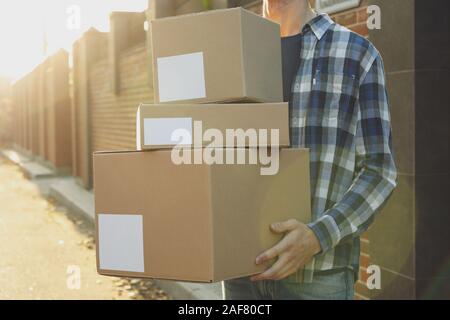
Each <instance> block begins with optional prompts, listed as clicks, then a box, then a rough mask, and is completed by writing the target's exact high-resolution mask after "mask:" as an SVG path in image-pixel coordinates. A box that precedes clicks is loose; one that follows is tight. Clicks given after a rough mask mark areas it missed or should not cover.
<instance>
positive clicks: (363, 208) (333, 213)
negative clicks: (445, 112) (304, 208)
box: [290, 14, 397, 282]
mask: <svg viewBox="0 0 450 320" xmlns="http://www.w3.org/2000/svg"><path fill="white" fill-rule="evenodd" d="M301 45H302V49H301V57H300V66H299V70H298V73H297V75H296V78H295V79H294V81H293V84H292V90H291V91H292V92H291V94H292V95H291V99H290V129H291V141H292V145H293V147H305V148H309V149H310V156H311V160H310V161H311V162H310V165H311V197H312V221H313V222H312V223H310V224H309V225H308V226H309V227H310V228H311V229H312V230H313V232H314V233H315V234H316V236H317V238H318V239H319V241H320V245H321V248H322V252H321V253H319V254H318V255H316V256H315V258H314V259H313V261H311V263H310V264H308V265H307V266H306V267H305V270H304V273H303V277H304V278H303V279H302V280H301V281H305V282H310V281H312V279H313V274H314V270H332V269H338V268H347V267H350V268H352V269H353V270H354V271H356V272H355V276H356V277H357V275H358V272H357V271H358V269H359V256H360V242H359V236H360V235H361V233H363V232H364V231H365V230H366V229H367V228H368V227H369V225H370V224H371V222H372V221H373V218H374V215H375V214H376V213H377V212H378V211H379V209H380V207H381V206H382V205H383V204H384V203H385V202H386V200H387V199H388V197H389V196H390V194H391V193H392V191H393V189H394V188H395V186H396V178H397V171H396V167H395V163H394V159H393V154H392V144H391V124H390V115H389V106H388V98H387V93H386V87H385V77H384V67H383V62H382V59H381V57H380V54H379V53H378V52H377V50H376V49H375V47H374V46H373V45H372V44H371V43H370V42H369V41H368V40H367V39H365V38H364V37H362V36H359V35H358V34H356V33H354V32H351V31H350V30H348V29H346V28H345V27H343V26H340V25H338V24H335V23H334V22H333V21H332V20H331V18H330V17H329V16H328V15H326V14H321V15H319V16H317V17H315V18H314V19H313V20H311V21H310V22H309V23H308V24H307V25H306V26H305V27H304V28H303V30H302V41H301ZM297 274H298V273H297Z"/></svg>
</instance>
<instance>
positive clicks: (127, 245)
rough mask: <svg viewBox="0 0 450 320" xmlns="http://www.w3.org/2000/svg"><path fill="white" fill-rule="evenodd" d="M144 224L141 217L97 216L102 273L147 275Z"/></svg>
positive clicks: (125, 215)
mask: <svg viewBox="0 0 450 320" xmlns="http://www.w3.org/2000/svg"><path fill="white" fill-rule="evenodd" d="M142 220H143V217H142V215H131V214H99V215H98V241H99V262H100V263H99V264H100V269H102V270H117V271H129V272H144V237H143V222H142Z"/></svg>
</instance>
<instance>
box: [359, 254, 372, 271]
mask: <svg viewBox="0 0 450 320" xmlns="http://www.w3.org/2000/svg"><path fill="white" fill-rule="evenodd" d="M359 263H360V264H361V267H363V268H368V267H369V265H370V257H369V255H368V254H367V253H364V252H362V253H361V257H360V259H359Z"/></svg>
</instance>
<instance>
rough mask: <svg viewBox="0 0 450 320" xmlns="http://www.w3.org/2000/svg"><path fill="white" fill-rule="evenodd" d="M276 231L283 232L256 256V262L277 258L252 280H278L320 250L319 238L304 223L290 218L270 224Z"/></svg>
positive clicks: (306, 261) (304, 263)
mask: <svg viewBox="0 0 450 320" xmlns="http://www.w3.org/2000/svg"><path fill="white" fill-rule="evenodd" d="M270 228H271V229H272V231H274V232H276V233H285V236H284V237H283V239H282V240H281V241H280V242H278V243H277V244H276V245H275V246H274V247H272V248H271V249H269V250H267V251H265V252H264V253H262V254H261V255H259V256H258V257H257V258H256V264H261V263H263V262H264V261H267V260H270V259H273V258H275V257H278V260H277V261H276V262H275V263H274V264H273V266H272V267H270V268H269V269H268V270H266V271H265V272H263V273H260V274H258V275H255V276H253V277H251V280H252V281H259V280H280V279H283V278H286V277H287V276H289V275H291V274H293V273H294V272H296V271H297V270H298V269H299V268H301V267H303V266H304V265H306V264H307V263H308V262H309V261H310V260H311V259H312V257H313V256H314V255H316V254H317V253H319V252H320V251H321V247H320V243H319V240H318V239H317V237H316V235H315V234H314V232H313V231H312V230H311V229H310V228H309V227H308V226H306V225H305V224H303V223H301V222H299V221H297V220H295V219H291V220H288V221H285V222H279V223H274V224H272V225H271V226H270Z"/></svg>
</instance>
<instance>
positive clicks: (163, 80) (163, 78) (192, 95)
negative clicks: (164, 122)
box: [157, 52, 206, 102]
mask: <svg viewBox="0 0 450 320" xmlns="http://www.w3.org/2000/svg"><path fill="white" fill-rule="evenodd" d="M157 69H158V70H157V72H158V88H159V101H161V102H169V101H177V100H190V99H199V98H204V97H206V88H205V72H204V65H203V52H196V53H189V54H183V55H177V56H170V57H162V58H158V59H157Z"/></svg>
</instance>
